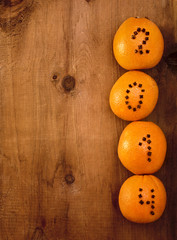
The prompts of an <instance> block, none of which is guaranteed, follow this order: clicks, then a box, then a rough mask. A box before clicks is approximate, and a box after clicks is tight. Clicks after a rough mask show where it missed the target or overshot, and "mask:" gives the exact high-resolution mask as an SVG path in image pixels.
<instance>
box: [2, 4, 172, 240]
mask: <svg viewBox="0 0 177 240" xmlns="http://www.w3.org/2000/svg"><path fill="white" fill-rule="evenodd" d="M8 2H10V1H5V0H4V1H0V26H1V28H0V54H1V58H0V83H1V88H0V89H1V95H0V97H1V99H0V127H1V128H0V239H2V240H6V239H18V240H22V239H30V240H31V239H32V240H37V239H40V240H41V239H43V240H44V239H45V240H46V239H48V240H70V239H72V240H83V239H85V240H94V239H95V240H96V239H97V240H98V239H105V240H115V239H126V240H135V239H144V240H149V239H156V240H166V239H169V240H173V239H175V237H176V223H175V210H176V201H175V198H176V194H175V188H174V184H175V182H176V180H177V178H176V175H175V172H176V168H177V167H176V161H175V160H176V154H177V151H176V148H175V139H176V125H175V124H176V105H175V104H176V92H177V91H176V90H177V89H176V88H177V85H176V82H175V81H176V73H175V72H172V71H171V69H170V68H169V67H168V66H167V64H166V62H165V58H164V59H162V61H161V63H160V64H159V65H158V66H157V67H155V68H153V69H150V70H147V71H145V72H147V73H148V74H150V75H151V76H152V77H154V78H155V79H156V81H157V83H158V86H159V90H160V96H159V101H158V104H157V107H156V108H155V111H154V112H153V113H152V114H151V115H150V116H149V117H148V118H147V119H146V120H150V121H153V122H155V123H156V124H158V125H159V126H160V127H161V128H162V129H163V130H164V132H165V134H166V137H167V141H168V152H167V157H166V161H165V164H164V166H163V167H162V168H161V169H160V171H159V172H158V173H157V174H155V175H156V176H158V177H159V178H160V179H161V180H162V181H163V182H164V184H165V186H166V188H167V194H168V202H167V208H166V210H165V213H164V215H163V217H162V218H161V219H160V220H159V221H157V222H155V223H152V224H146V225H141V224H134V223H131V222H128V221H127V220H125V219H124V218H123V217H122V215H121V213H120V210H119V207H118V205H117V196H118V192H119V189H120V186H121V184H122V183H123V182H124V181H125V180H126V179H127V177H128V176H130V175H131V174H130V173H129V172H128V171H127V170H126V169H125V168H124V167H123V166H122V165H121V163H120V161H119V160H118V157H117V143H118V139H119V136H120V134H121V132H122V130H123V129H124V127H125V126H126V125H127V124H128V122H125V121H123V120H120V119H118V118H117V117H115V116H114V114H113V113H112V112H111V110H110V107H109V102H108V99H109V92H110V89H111V87H112V85H113V84H114V82H115V81H116V80H117V78H118V77H119V76H120V75H122V74H123V73H124V72H125V70H124V69H122V68H121V67H120V66H118V64H117V63H116V61H115V59H114V57H113V53H112V40H113V36H114V34H115V32H116V30H117V28H118V27H119V25H120V24H121V23H122V22H123V21H124V20H125V19H126V18H128V17H130V16H140V17H142V16H147V17H149V18H150V19H151V20H152V21H154V22H155V23H156V24H157V25H158V26H159V27H160V29H161V30H162V33H163V35H164V38H165V56H166V55H167V54H168V52H169V50H170V49H171V48H172V47H173V45H174V43H175V41H176V35H175V34H176V30H177V29H176V26H177V23H176V13H177V12H176V8H175V6H176V1H173V0H171V1H167V0H161V1H153V0H149V1H145V0H141V1H140V0H133V1H131V3H130V1H125V0H124V1H123V0H111V1H106V0H102V1H99V0H82V1H81V0H73V1H72V0H65V1H63V0H52V1H42V0H38V1H37V0H34V1H32V0H24V1H15V0H13V1H12V0H11V4H10V5H9V3H8ZM5 3H6V4H5ZM5 5H6V6H5ZM68 76H72V77H73V78H71V77H68Z"/></svg>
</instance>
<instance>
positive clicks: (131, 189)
mask: <svg viewBox="0 0 177 240" xmlns="http://www.w3.org/2000/svg"><path fill="white" fill-rule="evenodd" d="M163 50H164V40H163V36H162V34H161V32H160V30H159V28H158V27H157V26H156V25H155V24H154V23H153V22H152V21H150V20H149V19H147V18H134V17H131V18H129V19H127V20H126V21H125V22H123V24H122V25H121V26H120V27H119V29H118V31H117V32H116V34H115V37H114V42H113V51H114V55H115V58H116V60H117V62H118V63H119V64H120V65H121V66H122V67H123V68H125V69H127V70H130V71H128V72H127V73H125V74H124V75H122V76H121V77H120V78H119V79H118V80H117V81H116V83H115V84H114V86H113V87H112V90H111V93H110V99H109V100H110V107H111V109H112V111H113V112H114V113H115V114H116V115H117V116H118V117H119V118H121V119H124V120H127V121H134V122H132V123H130V124H129V125H128V126H127V127H126V128H125V129H124V130H123V132H122V134H121V136H120V139H119V144H118V156H119V159H120V161H121V162H122V164H123V165H124V166H125V167H126V168H127V169H128V170H129V171H131V172H132V173H134V174H136V175H134V176H132V177H130V178H128V179H127V180H126V181H125V182H124V183H123V185H122V187H121V189H120V192H119V207H120V210H121V212H122V214H123V216H124V217H125V218H127V219H128V220H130V221H133V222H137V223H149V222H153V221H155V220H157V219H158V218H160V216H161V215H162V213H163V211H164V209H165V205H166V191H165V188H164V186H163V184H162V182H161V181H160V180H159V179H158V178H157V177H155V176H153V175H149V174H152V173H154V172H156V171H157V170H159V169H160V167H161V166H162V164H163V162H164V159H165V155H166V148H167V143H166V138H165V135H164V133H163V132H162V130H161V129H160V128H159V127H158V126H157V125H156V124H154V123H152V122H147V121H138V120H141V119H143V118H145V117H147V116H148V115H149V114H150V113H151V112H152V111H153V109H154V108H155V106H156V103H157V100H158V86H157V84H156V82H155V80H154V79H153V78H152V77H150V76H149V75H147V74H145V73H144V72H141V71H136V70H137V69H147V68H152V67H154V66H156V65H157V64H158V63H159V61H160V60H161V57H162V55H163Z"/></svg>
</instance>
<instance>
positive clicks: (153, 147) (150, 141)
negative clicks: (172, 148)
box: [118, 121, 167, 174]
mask: <svg viewBox="0 0 177 240" xmlns="http://www.w3.org/2000/svg"><path fill="white" fill-rule="evenodd" d="M166 150H167V142H166V138H165V135H164V133H163V132H162V130H161V129H160V127H158V126H157V125H156V124H154V123H153V122H143V121H142V122H141V121H138V122H132V123H130V124H128V125H127V127H126V128H125V129H124V130H123V132H122V134H121V136H120V139H119V143H118V156H119V159H120V161H121V162H122V164H123V165H124V167H126V168H127V169H128V170H129V171H131V172H132V173H134V174H151V173H154V172H156V171H158V170H159V169H160V168H161V166H162V164H163V162H164V160H165V155H166Z"/></svg>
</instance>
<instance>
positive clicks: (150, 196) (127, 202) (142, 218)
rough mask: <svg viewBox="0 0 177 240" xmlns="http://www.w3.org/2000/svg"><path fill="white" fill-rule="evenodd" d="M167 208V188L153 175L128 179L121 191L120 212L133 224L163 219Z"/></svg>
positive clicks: (135, 176)
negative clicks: (162, 216)
mask: <svg viewBox="0 0 177 240" xmlns="http://www.w3.org/2000/svg"><path fill="white" fill-rule="evenodd" d="M165 206H166V190H165V187H164V185H163V183H162V182H161V181H160V180H159V179H158V178H157V177H155V176H153V175H144V176H143V175H134V176H132V177H130V178H128V179H127V180H126V181H125V182H124V183H123V185H122V187H121V189H120V192H119V207H120V211H121V212H122V215H123V216H124V217H125V218H127V219H128V220H130V221H132V222H136V223H150V222H154V221H156V220H157V219H159V218H160V217H161V215H162V213H163V212H164V209H165Z"/></svg>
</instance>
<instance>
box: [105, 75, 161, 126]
mask: <svg viewBox="0 0 177 240" xmlns="http://www.w3.org/2000/svg"><path fill="white" fill-rule="evenodd" d="M134 84H136V86H134ZM127 91H128V93H127ZM158 93H159V91H158V86H157V84H156V82H155V80H154V79H153V78H151V77H150V76H149V75H147V74H145V73H144V72H140V71H129V72H126V73H125V74H123V75H122V76H121V77H120V78H119V79H118V80H117V81H116V83H115V84H114V86H113V87H112V89H111V93H110V98H109V102H110V107H111V109H112V111H113V112H114V114H116V115H117V116H118V117H119V118H121V119H123V120H127V121H136V120H140V119H143V118H145V117H147V116H148V115H149V114H150V113H151V112H152V111H153V109H154V108H155V105H156V103H157V100H158ZM129 107H130V108H131V109H129ZM134 110H135V111H134Z"/></svg>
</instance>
